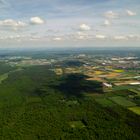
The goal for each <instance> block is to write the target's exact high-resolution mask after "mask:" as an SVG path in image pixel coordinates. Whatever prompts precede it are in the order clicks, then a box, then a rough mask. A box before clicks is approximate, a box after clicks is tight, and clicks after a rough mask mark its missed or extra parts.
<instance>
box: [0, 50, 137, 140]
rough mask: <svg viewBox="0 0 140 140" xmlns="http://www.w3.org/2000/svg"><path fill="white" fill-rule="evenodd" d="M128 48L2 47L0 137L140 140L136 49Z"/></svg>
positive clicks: (0, 66) (0, 61) (0, 60)
mask: <svg viewBox="0 0 140 140" xmlns="http://www.w3.org/2000/svg"><path fill="white" fill-rule="evenodd" d="M121 52H122V53H121ZM130 52H131V50H130V51H124V50H117V51H116V50H115V51H112V50H96V51H95V50H94V49H91V50H90V49H89V50H79V51H78V50H73V51H72V52H70V53H69V52H68V51H67V53H66V52H65V51H63V50H59V51H44V50H43V51H40V52H38V51H33V50H31V51H30V52H29V53H27V52H26V51H25V52H23V51H13V52H10V53H9V52H7V51H1V53H0V139H7V140H8V139H9V140H11V139H24V140H25V139H27V140H28V139H29V140H32V139H33V140H36V139H44V140H46V139H64V140H65V139H67V140H68V139H89V140H90V139H99V140H100V139H101V140H102V139H104V140H105V139H106V140H109V139H110V140H112V139H118V140H120V138H121V139H124V140H128V139H131V140H133V139H134V140H139V138H140V134H139V128H140V69H139V66H140V51H139V50H136V51H133V53H132V52H131V53H130ZM17 54H18V55H17Z"/></svg>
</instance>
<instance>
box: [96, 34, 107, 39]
mask: <svg viewBox="0 0 140 140" xmlns="http://www.w3.org/2000/svg"><path fill="white" fill-rule="evenodd" d="M95 37H96V38H97V39H105V38H106V36H105V35H99V34H98V35H96V36H95Z"/></svg>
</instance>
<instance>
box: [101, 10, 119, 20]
mask: <svg viewBox="0 0 140 140" xmlns="http://www.w3.org/2000/svg"><path fill="white" fill-rule="evenodd" d="M104 15H105V17H106V18H110V19H112V18H118V16H119V14H118V13H115V12H113V11H107V12H106V13H105V14H104Z"/></svg>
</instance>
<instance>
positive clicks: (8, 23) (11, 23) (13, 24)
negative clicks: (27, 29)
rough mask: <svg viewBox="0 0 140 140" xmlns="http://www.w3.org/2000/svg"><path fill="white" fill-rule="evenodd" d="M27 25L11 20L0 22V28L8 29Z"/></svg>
mask: <svg viewBox="0 0 140 140" xmlns="http://www.w3.org/2000/svg"><path fill="white" fill-rule="evenodd" d="M26 25H27V24H26V23H24V22H22V21H16V20H13V19H6V20H1V21H0V26H9V27H24V26H26Z"/></svg>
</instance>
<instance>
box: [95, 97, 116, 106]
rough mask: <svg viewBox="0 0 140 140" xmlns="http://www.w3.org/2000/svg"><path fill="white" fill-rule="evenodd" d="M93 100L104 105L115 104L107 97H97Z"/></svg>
mask: <svg viewBox="0 0 140 140" xmlns="http://www.w3.org/2000/svg"><path fill="white" fill-rule="evenodd" d="M95 101H96V102H97V103H99V104H101V105H102V106H104V107H108V106H113V105H115V104H114V103H113V102H112V101H110V100H108V99H107V98H97V99H95Z"/></svg>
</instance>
